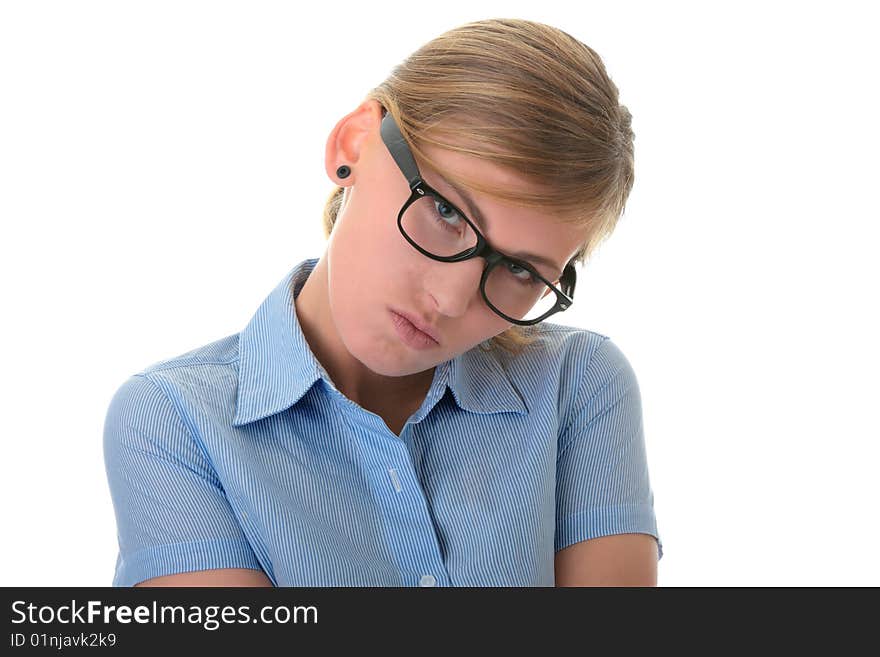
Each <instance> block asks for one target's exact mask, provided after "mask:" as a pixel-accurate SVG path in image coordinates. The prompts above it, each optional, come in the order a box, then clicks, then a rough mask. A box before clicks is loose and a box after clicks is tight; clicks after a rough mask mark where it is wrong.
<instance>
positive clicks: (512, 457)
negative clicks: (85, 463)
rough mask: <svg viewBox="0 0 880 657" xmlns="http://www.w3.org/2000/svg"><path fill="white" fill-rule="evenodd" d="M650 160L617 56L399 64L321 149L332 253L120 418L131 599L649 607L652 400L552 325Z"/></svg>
mask: <svg viewBox="0 0 880 657" xmlns="http://www.w3.org/2000/svg"><path fill="white" fill-rule="evenodd" d="M632 140H633V135H632V131H631V129H630V114H629V112H628V110H627V109H626V108H625V107H624V106H622V105H620V104H619V103H618V92H617V88H616V87H615V85H614V83H613V82H612V81H611V80H610V79H609V77H608V76H607V74H606V72H605V69H604V66H603V64H602V62H601V60H600V59H599V57H598V56H597V55H596V53H595V52H594V51H593V50H591V49H590V48H589V47H587V46H586V45H584V44H583V43H580V42H579V41H577V40H576V39H574V38H573V37H571V36H569V35H568V34H567V33H565V32H563V31H561V30H558V29H556V28H553V27H550V26H547V25H544V24H540V23H535V22H530V21H525V20H514V19H496V20H484V21H477V22H473V23H469V24H466V25H463V26H461V27H459V28H456V29H453V30H451V31H449V32H447V33H445V34H443V35H441V36H439V37H438V38H436V39H434V40H433V41H431V42H429V43H427V44H426V45H424V46H423V47H422V48H420V49H419V50H418V51H416V52H415V53H413V54H412V55H411V56H410V57H408V58H407V59H406V60H405V61H404V62H403V63H401V64H400V65H399V66H397V67H396V68H395V69H394V70H393V71H392V73H391V75H390V76H389V77H388V79H387V80H385V81H384V82H383V83H382V84H381V85H379V86H378V87H376V88H375V89H373V90H372V91H371V92H370V93H369V94H368V95H367V97H366V99H365V100H364V101H363V102H362V103H361V104H360V105H359V106H358V107H357V108H356V109H354V110H353V111H352V112H351V113H350V114H348V115H346V116H344V117H343V118H342V119H340V120H339V122H338V123H337V124H336V126H335V127H334V129H333V131H332V132H331V133H330V135H329V137H328V139H327V146H326V153H325V166H326V171H327V175H328V176H329V177H330V179H331V180H332V181H334V182H335V183H337V185H338V186H337V188H336V189H335V190H334V192H333V194H332V195H331V196H330V198H329V200H328V203H327V207H326V208H325V215H324V221H325V228H326V232H327V235H328V238H329V240H328V243H327V248H326V251H325V252H324V253H323V255H322V256H321V257H320V258H319V259H309V260H305V261H303V262H301V263H299V264H298V265H296V266H295V267H294V268H293V269H292V270H291V271H290V272H289V273H288V274H287V275H286V276H285V277H284V278H283V279H282V280H281V281H280V282H279V284H278V286H277V287H276V288H275V289H274V291H272V292H271V294H270V295H269V296H268V297H267V298H266V300H265V301H264V302H263V304H262V305H261V306H260V307H259V309H258V310H257V312H256V313H255V315H254V316H253V319H252V320H251V321H250V323H249V324H248V325H247V326H246V327H245V328H244V329H243V330H242V331H241V333H238V334H235V335H232V336H228V337H226V338H223V339H221V340H218V341H216V342H213V343H211V344H208V345H205V346H203V347H200V348H198V349H195V350H193V351H190V352H188V353H186V354H182V355H180V356H177V357H175V358H172V359H169V360H166V361H162V362H159V363H156V364H153V365H151V366H149V367H147V368H146V369H144V370H143V371H141V372H139V373H138V374H135V375H133V376H132V377H131V378H129V379H128V380H127V381H126V382H125V383H123V385H122V386H121V387H120V388H119V390H118V391H117V392H116V394H115V396H114V398H113V400H112V401H111V403H110V408H109V411H108V414H107V421H106V425H105V460H106V467H107V474H108V478H109V483H110V490H111V494H112V498H113V503H114V508H115V512H116V520H117V526H118V538H119V557H118V560H117V563H116V572H115V576H114V580H113V584H114V585H115V586H131V585H138V584H140V585H156V586H161V585H170V586H186V585H197V586H201V585H269V586H271V585H275V586H553V585H554V584H555V585H557V586H564V585H600V584H607V585H627V586H632V585H655V584H656V576H657V575H656V573H657V562H658V560H659V558H660V557H661V556H662V544H661V543H660V539H659V535H658V533H657V528H656V521H655V517H654V510H653V494H652V491H651V486H650V483H649V476H648V468H647V460H646V453H645V445H644V437H643V429H642V417H641V406H640V396H639V389H638V384H637V381H636V378H635V374H634V372H633V370H632V368H631V367H630V365H629V362H628V361H627V359H626V358H625V356H624V355H623V353H622V352H621V351H620V349H619V348H618V347H617V346H616V345H615V344H614V343H613V342H612V341H611V340H610V339H609V338H608V337H607V336H604V335H601V334H599V333H595V332H592V331H588V330H584V329H577V328H572V327H569V326H565V325H562V324H555V323H551V322H548V321H547V319H548V318H550V317H552V316H553V315H554V314H556V313H560V312H564V311H565V310H567V309H568V308H569V307H570V306H571V305H572V303H574V298H575V297H574V289H575V278H576V275H575V265H576V264H577V263H580V262H584V261H585V259H586V258H587V257H588V256H589V254H590V253H591V252H592V250H593V249H594V248H595V247H596V246H597V245H598V243H599V242H600V241H601V240H602V239H603V238H605V237H607V236H608V235H609V234H610V232H611V231H612V229H613V227H614V225H615V222H616V221H617V219H618V217H619V216H620V214H621V213H622V211H623V208H624V204H625V201H626V198H627V196H628V194H629V191H630V189H631V188H632V184H633V144H632ZM582 298H583V299H584V301H580V299H579V302H580V303H589V297H588V296H583V297H582Z"/></svg>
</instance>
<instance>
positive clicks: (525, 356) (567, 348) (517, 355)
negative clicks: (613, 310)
mask: <svg viewBox="0 0 880 657" xmlns="http://www.w3.org/2000/svg"><path fill="white" fill-rule="evenodd" d="M527 335H528V337H529V340H530V342H529V343H528V344H526V345H525V346H524V347H523V348H522V349H521V350H520V351H518V352H507V351H506V350H497V351H498V354H499V356H500V357H501V358H502V359H504V360H505V361H506V362H505V365H509V366H519V367H524V368H528V369H533V370H534V369H535V368H539V369H545V370H546V369H558V368H562V367H566V366H573V365H576V366H585V365H586V364H587V363H588V362H589V361H590V360H591V359H592V357H593V355H594V354H595V353H596V352H597V351H598V350H600V349H607V347H608V345H605V346H603V345H604V343H606V342H611V338H610V337H609V336H607V335H605V334H604V333H600V332H598V331H594V330H591V329H586V328H579V327H576V326H568V325H565V324H554V323H551V322H542V323H540V324H536V325H535V326H534V327H533V328H532V330H531V331H530V332H528V333H527ZM612 344H613V343H612ZM614 346H616V345H614Z"/></svg>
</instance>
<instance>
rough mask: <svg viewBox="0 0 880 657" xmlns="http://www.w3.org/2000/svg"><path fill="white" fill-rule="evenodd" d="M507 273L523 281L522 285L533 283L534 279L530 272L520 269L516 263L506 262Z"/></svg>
mask: <svg viewBox="0 0 880 657" xmlns="http://www.w3.org/2000/svg"><path fill="white" fill-rule="evenodd" d="M507 271H509V272H510V273H511V274H513V275H514V276H516V277H517V278H518V279H520V280H521V281H523V282H524V283H531V282H533V281H535V278H534V277H533V276H532V272H530V271H529V270H528V269H525V268H523V267H520V266H519V265H517V264H516V263H513V262H508V263H507Z"/></svg>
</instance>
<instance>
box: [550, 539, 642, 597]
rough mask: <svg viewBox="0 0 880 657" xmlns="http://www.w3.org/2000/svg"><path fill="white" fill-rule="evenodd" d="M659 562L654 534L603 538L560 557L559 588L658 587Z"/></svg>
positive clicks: (557, 560)
mask: <svg viewBox="0 0 880 657" xmlns="http://www.w3.org/2000/svg"><path fill="white" fill-rule="evenodd" d="M657 561H658V553H657V540H656V539H655V538H654V537H653V536H651V535H650V534H614V535H611V536H601V537H599V538H593V539H590V540H587V541H581V542H579V543H574V544H573V545H569V546H568V547H567V548H563V549H562V550H560V551H559V552H557V553H556V558H555V569H556V586H657Z"/></svg>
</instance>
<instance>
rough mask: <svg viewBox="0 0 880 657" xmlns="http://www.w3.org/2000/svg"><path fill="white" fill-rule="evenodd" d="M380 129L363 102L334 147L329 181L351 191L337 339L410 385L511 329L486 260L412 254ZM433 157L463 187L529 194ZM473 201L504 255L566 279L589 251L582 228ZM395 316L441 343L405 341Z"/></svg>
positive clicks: (334, 285)
mask: <svg viewBox="0 0 880 657" xmlns="http://www.w3.org/2000/svg"><path fill="white" fill-rule="evenodd" d="M381 120H382V109H381V106H380V105H379V104H378V103H376V102H375V101H365V102H364V103H363V104H362V105H361V106H360V107H359V108H358V109H357V110H355V111H354V112H352V113H351V114H349V115H348V116H346V117H345V118H344V119H342V120H341V121H340V122H339V123H338V124H337V126H336V128H334V130H333V132H332V133H331V135H330V138H329V139H328V142H327V152H326V156H327V159H326V168H327V173H328V175H330V177H331V179H332V180H333V181H334V182H335V183H342V184H343V185H345V186H348V187H349V189H348V190H346V191H347V193H348V194H349V197H348V200H347V203H346V205H345V206H344V207H343V208H342V210H341V211H340V214H339V216H338V217H337V220H336V223H335V225H334V228H333V232H332V234H331V237H330V241H329V244H328V253H327V267H328V289H329V304H330V312H331V314H332V316H333V320H334V323H335V326H336V329H337V331H338V333H339V337H340V339H341V340H342V342H343V343H344V344H345V346H346V348H347V349H348V351H349V352H350V353H351V354H352V355H353V356H354V357H355V358H357V359H358V360H359V361H361V362H362V363H363V364H364V365H366V366H367V367H368V368H369V369H371V370H372V371H373V372H376V373H377V374H380V375H384V376H406V375H409V374H415V373H417V372H422V371H424V370H427V369H430V368H432V367H434V366H435V365H437V364H438V363H441V362H443V361H445V360H448V359H450V358H453V357H455V356H457V355H458V354H460V353H463V352H465V351H467V350H469V349H471V348H472V347H474V346H475V345H477V344H479V343H480V342H482V341H484V340H487V339H489V338H492V337H494V336H496V335H498V334H499V333H501V332H503V331H504V330H505V329H507V328H509V327H510V326H511V323H510V322H508V321H507V320H505V319H504V318H502V317H500V316H498V315H497V314H495V313H494V312H493V311H492V310H491V309H490V308H489V307H488V306H487V305H486V303H485V302H484V300H483V298H482V295H481V294H480V277H481V276H482V273H483V269H484V267H485V265H486V261H485V260H484V259H483V258H472V259H470V260H465V261H463V262H439V261H436V260H432V259H431V258H428V257H427V256H425V255H423V254H422V253H420V252H419V251H417V250H416V249H414V248H413V247H412V246H411V245H410V244H409V242H407V241H406V239H405V238H404V237H403V235H401V233H400V229H399V228H398V226H397V216H398V213H399V212H400V208H401V207H402V206H403V204H404V202H406V200H407V199H408V198H409V195H410V190H409V186H408V184H407V181H406V178H404V176H403V173H402V172H401V171H400V169H399V168H398V166H397V164H396V162H395V161H394V159H393V158H392V157H391V154H390V152H389V151H388V149H387V147H386V146H385V143H384V142H383V141H382V139H381V136H380V133H379V127H380V122H381ZM426 150H427V151H428V154H429V155H430V157H431V158H435V159H436V160H437V161H438V162H440V163H441V164H442V165H443V166H445V167H448V168H449V169H450V170H452V171H454V172H455V173H456V174H458V175H459V176H461V177H462V178H463V179H464V180H479V181H486V182H490V183H492V184H499V185H502V186H506V187H516V186H520V187H521V186H523V185H524V182H523V181H522V180H519V179H518V178H517V177H515V176H514V175H512V174H511V173H510V172H505V171H504V170H502V169H501V168H499V167H497V166H494V165H488V164H486V163H485V162H480V161H478V160H477V159H476V158H473V157H471V156H468V155H464V154H459V153H455V152H453V151H448V150H442V149H436V148H426ZM416 163H417V164H418V166H419V171H420V172H421V174H422V177H423V178H424V180H425V182H426V183H428V185H430V186H431V187H433V188H434V189H436V190H437V191H439V192H440V193H441V194H443V195H444V196H445V197H446V198H447V199H449V201H451V202H452V203H454V204H455V205H456V206H457V207H459V208H461V209H462V210H463V211H464V212H465V213H467V214H468V217H469V218H470V219H471V220H472V221H474V222H475V223H477V222H476V219H475V217H474V214H473V212H469V211H468V207H469V206H468V203H467V202H466V201H465V199H464V198H462V197H461V196H460V195H459V194H458V193H457V192H456V191H455V190H453V189H452V188H451V187H450V186H449V185H448V184H447V183H446V182H445V181H444V180H443V179H442V178H440V177H439V176H438V175H437V174H436V173H435V172H434V171H433V170H432V169H430V168H428V167H427V165H426V163H424V162H423V161H420V160H419V159H417V160H416ZM341 164H347V165H348V166H350V167H351V170H352V172H351V174H350V175H349V177H348V178H346V179H343V180H339V179H338V178H337V176H336V169H337V168H338V167H339V166H340V165H341ZM471 195H472V197H473V200H474V202H475V204H476V206H477V208H478V211H479V212H480V214H481V215H482V216H483V218H484V220H485V223H484V224H483V225H482V226H479V224H478V227H479V228H480V229H481V231H482V233H483V235H484V237H485V238H486V240H487V241H488V242H489V244H490V245H491V246H492V247H494V248H495V249H498V250H499V251H501V252H503V253H508V254H515V253H517V252H522V251H528V252H531V253H534V254H536V255H539V256H543V257H544V258H547V259H549V260H550V261H551V262H552V263H554V271H555V272H556V273H557V275H559V274H561V272H562V269H563V267H564V265H565V264H566V263H567V262H568V261H569V260H570V259H571V258H572V257H573V256H574V254H575V253H576V251H577V250H578V248H579V247H580V246H581V244H582V242H583V239H584V232H583V230H584V229H583V228H580V227H573V226H569V225H565V224H561V223H558V222H555V221H553V220H551V219H550V218H549V217H548V216H547V215H543V214H541V213H539V212H536V211H535V210H532V209H528V208H518V207H515V206H511V205H507V204H502V203H500V202H499V201H498V200H494V199H492V198H491V197H488V196H485V195H482V194H479V193H476V192H473V193H472V194H471ZM524 259H526V260H528V258H524ZM542 271H543V270H542ZM550 280H553V279H552V278H550ZM397 313H404V314H407V315H410V316H412V317H414V318H416V319H417V320H418V321H420V322H422V323H424V324H427V325H428V326H429V327H430V328H431V331H432V332H433V333H434V334H435V336H436V342H434V341H429V343H428V345H427V346H424V347H418V346H415V345H414V343H413V342H412V341H408V340H407V338H406V337H405V336H406V335H407V330H406V328H401V327H405V326H406V324H405V323H403V322H400V320H399V316H398V314H397ZM401 332H402V333H403V335H402V334H401ZM420 337H422V338H424V336H420ZM417 339H418V338H417Z"/></svg>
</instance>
